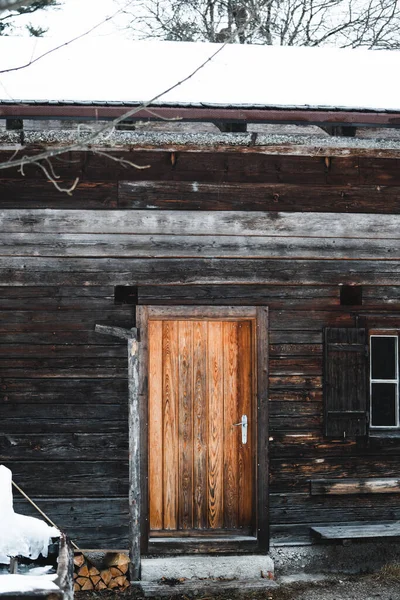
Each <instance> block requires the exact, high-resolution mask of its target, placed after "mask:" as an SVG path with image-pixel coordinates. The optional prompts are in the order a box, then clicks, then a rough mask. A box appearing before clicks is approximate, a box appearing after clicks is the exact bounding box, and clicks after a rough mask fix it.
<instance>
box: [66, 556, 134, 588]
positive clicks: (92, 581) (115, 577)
mask: <svg viewBox="0 0 400 600" xmlns="http://www.w3.org/2000/svg"><path fill="white" fill-rule="evenodd" d="M97 567H99V568H97ZM128 571H129V557H128V556H127V555H126V554H122V553H119V552H115V553H109V554H106V556H105V558H104V564H103V565H101V566H100V565H97V566H95V565H94V564H93V563H92V562H91V561H90V560H89V559H88V558H86V557H85V556H84V555H83V554H81V553H77V554H75V557H74V591H75V592H80V591H87V590H95V591H100V590H107V589H108V590H112V589H118V590H125V589H126V588H127V587H129V579H128Z"/></svg>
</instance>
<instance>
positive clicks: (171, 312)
mask: <svg viewBox="0 0 400 600" xmlns="http://www.w3.org/2000/svg"><path fill="white" fill-rule="evenodd" d="M179 318H184V319H192V320H197V319H200V318H204V319H218V320H222V319H223V320H229V319H232V320H234V319H235V320H236V319H248V320H252V321H254V323H255V331H256V352H255V363H256V373H257V454H256V490H257V499H256V528H255V529H256V532H257V536H256V537H257V541H256V542H254V543H253V544H247V545H241V546H240V548H238V547H236V546H235V545H234V544H233V545H232V546H231V547H229V546H225V545H223V544H222V545H221V552H227V551H234V552H235V551H237V550H239V549H240V551H241V552H243V551H248V552H252V553H254V552H261V553H266V552H267V551H268V549H269V515H268V307H266V306H242V307H241V306H221V305H220V306H202V305H198V306H188V305H186V306H157V305H142V306H137V307H136V326H137V328H138V331H139V335H140V358H139V412H140V422H141V423H142V424H143V426H142V427H141V441H140V445H141V459H140V470H141V478H140V479H141V491H142V493H141V506H140V515H141V516H140V530H141V554H142V555H146V554H148V553H149V486H148V481H149V479H148V468H149V467H148V410H149V409H148V406H149V404H148V371H149V359H148V322H149V320H151V319H157V320H173V319H179ZM193 544H194V546H195V547H196V546H197V550H198V549H199V548H201V538H199V540H198V542H197V540H196V541H194V542H193ZM205 550H206V547H205ZM187 551H188V552H190V551H191V549H190V547H189V545H187ZM166 552H167V550H166ZM185 552H186V545H185ZM151 553H153V550H152V552H151Z"/></svg>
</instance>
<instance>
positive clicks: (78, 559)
mask: <svg viewBox="0 0 400 600" xmlns="http://www.w3.org/2000/svg"><path fill="white" fill-rule="evenodd" d="M84 562H85V557H84V556H83V554H75V556H74V565H75V566H76V567H81V566H82V565H83V563H84Z"/></svg>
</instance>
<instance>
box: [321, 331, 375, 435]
mask: <svg viewBox="0 0 400 600" xmlns="http://www.w3.org/2000/svg"><path fill="white" fill-rule="evenodd" d="M324 342H325V348H324V350H325V369H324V418H325V435H327V436H330V437H341V438H347V437H354V436H357V435H366V433H367V355H368V346H367V336H366V330H365V329H361V328H355V327H354V328H350V327H347V328H344V327H342V328H341V327H327V328H326V329H325V331H324Z"/></svg>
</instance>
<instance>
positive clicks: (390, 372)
mask: <svg viewBox="0 0 400 600" xmlns="http://www.w3.org/2000/svg"><path fill="white" fill-rule="evenodd" d="M369 389H370V427H371V428H381V429H382V428H385V429H386V428H397V429H398V428H400V422H399V338H398V335H397V334H392V333H382V334H381V333H372V334H371V336H370V388H369Z"/></svg>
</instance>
